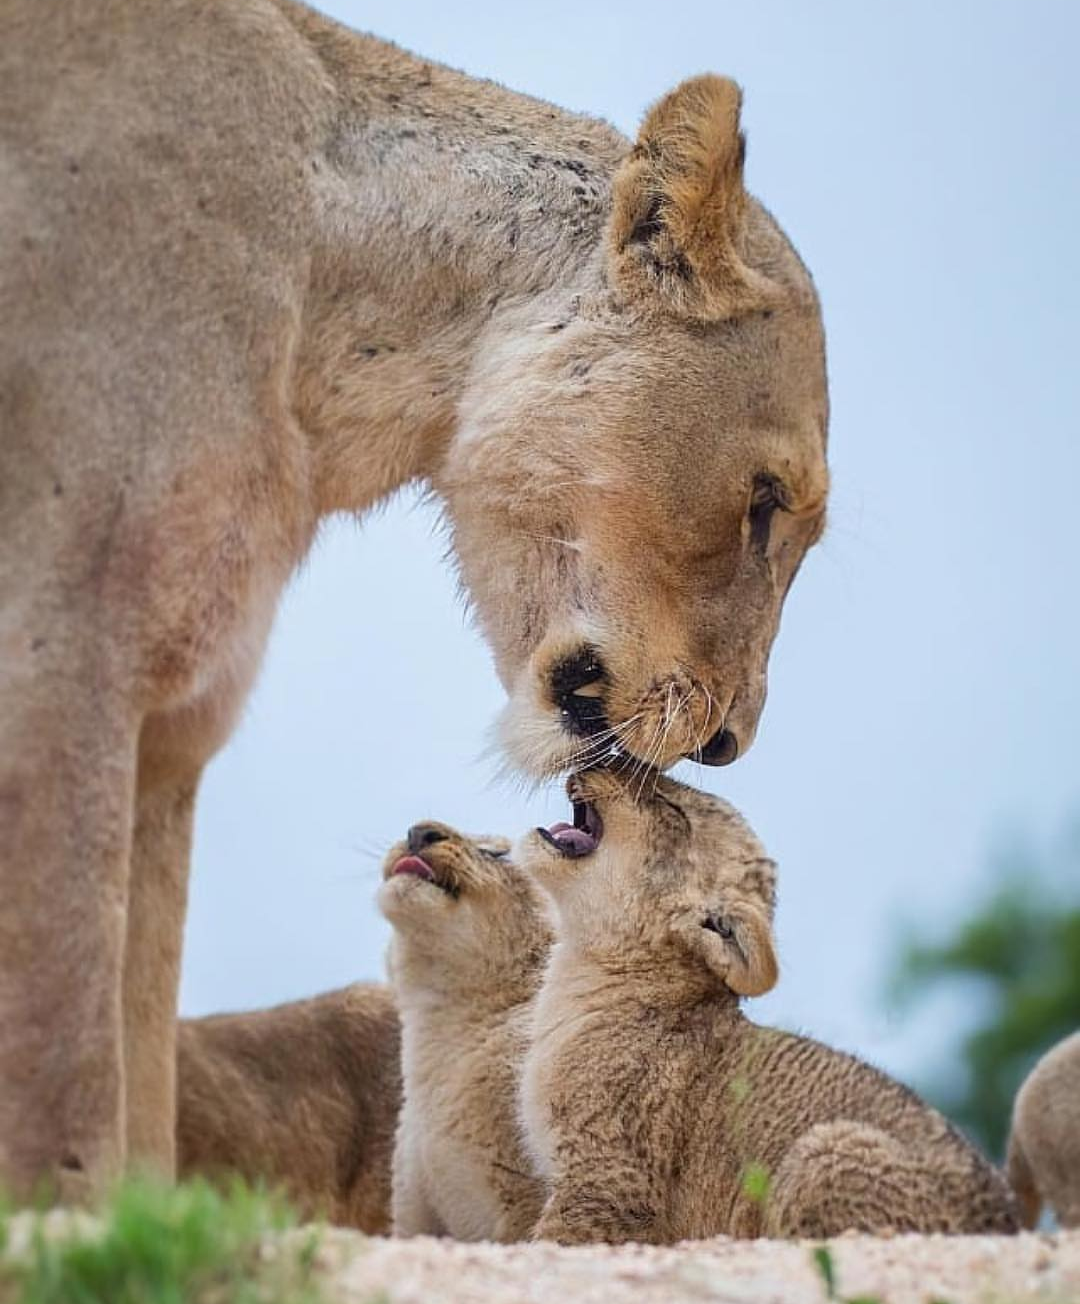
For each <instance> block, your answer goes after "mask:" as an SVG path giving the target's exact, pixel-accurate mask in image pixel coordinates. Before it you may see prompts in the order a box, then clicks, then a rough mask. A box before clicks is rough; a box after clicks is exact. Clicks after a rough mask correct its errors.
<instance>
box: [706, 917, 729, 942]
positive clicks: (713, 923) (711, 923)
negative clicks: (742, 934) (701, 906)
mask: <svg viewBox="0 0 1080 1304" xmlns="http://www.w3.org/2000/svg"><path fill="white" fill-rule="evenodd" d="M701 926H702V928H707V929H708V930H709V932H710V933H716V934H717V935H718V936H719V937H723V938H725V939H727V938H731V937H734V936H735V930H734V929H733V928H732V927H731V925H730V924H728V923H726V922H725V920H724V917H723V915H706V916H705V918H704V919H703V920H702V922H701Z"/></svg>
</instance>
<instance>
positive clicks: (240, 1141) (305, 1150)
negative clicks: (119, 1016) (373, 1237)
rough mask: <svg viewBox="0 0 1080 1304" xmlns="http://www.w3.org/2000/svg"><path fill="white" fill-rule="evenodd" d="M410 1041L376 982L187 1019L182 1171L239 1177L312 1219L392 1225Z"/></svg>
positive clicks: (182, 1058) (182, 1048)
mask: <svg viewBox="0 0 1080 1304" xmlns="http://www.w3.org/2000/svg"><path fill="white" fill-rule="evenodd" d="M400 1040H401V1039H400V1029H399V1025H398V1017H397V1010H396V1008H395V1006H394V1000H393V996H392V995H391V993H390V991H389V989H388V988H386V987H381V986H375V985H365V984H357V985H355V986H352V987H345V988H343V989H342V990H341V991H335V992H327V993H325V994H324V995H322V996H315V997H313V998H312V999H310V1000H305V1001H294V1002H292V1003H291V1004H288V1005H279V1006H277V1007H275V1008H274V1009H270V1010H255V1011H253V1012H251V1013H249V1014H216V1015H213V1016H211V1017H210V1018H205V1019H184V1020H181V1022H180V1026H179V1029H178V1036H177V1058H178V1066H177V1068H178V1072H177V1086H178V1118H177V1129H176V1149H177V1161H178V1168H179V1171H180V1175H181V1176H182V1177H188V1176H191V1175H194V1174H196V1173H202V1174H204V1175H207V1176H210V1177H224V1176H227V1175H229V1174H233V1173H237V1174H239V1175H241V1176H242V1177H245V1178H247V1179H248V1180H249V1181H264V1182H267V1183H269V1184H271V1185H274V1186H280V1187H281V1188H283V1189H284V1190H285V1192H286V1193H287V1194H288V1195H289V1197H290V1198H291V1199H292V1201H293V1202H294V1204H295V1205H296V1207H297V1208H298V1210H299V1211H300V1213H301V1214H302V1215H303V1216H304V1217H307V1218H316V1217H318V1218H326V1219H329V1221H330V1222H332V1223H337V1224H340V1225H341V1226H345V1227H356V1228H358V1229H359V1230H360V1231H363V1232H369V1233H371V1234H376V1233H386V1232H388V1231H389V1230H390V1165H391V1156H392V1154H393V1146H394V1130H395V1128H396V1126H397V1117H398V1109H399V1107H400V1103H401V1066H400V1060H401V1055H400Z"/></svg>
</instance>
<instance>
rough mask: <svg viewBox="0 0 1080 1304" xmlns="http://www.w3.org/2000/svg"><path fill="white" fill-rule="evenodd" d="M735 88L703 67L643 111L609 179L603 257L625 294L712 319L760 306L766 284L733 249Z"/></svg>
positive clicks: (741, 199)
mask: <svg viewBox="0 0 1080 1304" xmlns="http://www.w3.org/2000/svg"><path fill="white" fill-rule="evenodd" d="M741 104H742V94H741V92H740V91H739V88H738V86H736V85H735V83H734V82H733V81H728V79H727V78H726V77H717V76H715V75H713V74H711V73H709V74H706V75H705V76H702V77H693V78H691V79H690V80H689V81H684V82H682V83H681V84H680V85H679V86H677V87H676V88H675V89H674V90H673V91H671V92H670V94H668V95H665V96H664V98H663V99H662V100H660V101H659V103H657V104H655V105H654V106H653V107H652V108H651V109H650V110H649V112H648V113H647V114H646V115H645V121H644V122H643V123H642V124H641V131H640V132H639V133H638V138H637V144H636V145H635V146H634V148H633V150H632V151H631V153H630V155H629V157H628V158H626V159H625V160H624V161H623V162H622V164H620V166H619V169H618V171H617V172H616V173H615V178H614V181H613V183H612V215H611V226H610V229H609V234H608V239H609V249H608V257H609V260H610V267H611V272H612V276H613V279H614V281H615V284H616V286H617V287H618V289H619V290H621V292H622V293H623V295H624V296H625V297H626V298H627V299H628V300H630V301H631V302H639V303H644V302H648V301H649V300H652V301H653V302H660V303H662V304H663V305H664V306H665V307H666V308H667V309H668V310H669V311H674V312H676V313H679V314H681V315H684V316H689V317H696V318H698V319H701V320H707V321H720V320H723V319H724V318H728V317H734V316H737V315H738V314H740V313H743V312H747V311H749V310H751V309H752V308H760V307H762V306H764V305H765V304H766V303H768V302H769V301H770V299H771V298H773V297H774V294H775V287H773V286H772V285H771V282H770V281H769V280H768V279H767V278H766V277H764V276H762V275H761V274H760V273H759V272H755V271H754V270H753V269H752V268H749V267H747V265H746V264H745V263H744V262H743V260H742V258H741V257H740V256H739V252H738V251H739V245H740V243H741V237H742V232H743V223H744V216H745V211H746V191H745V190H744V189H743V155H744V153H745V150H746V142H745V139H744V137H743V134H742V132H741V131H740V130H739V109H740V107H741Z"/></svg>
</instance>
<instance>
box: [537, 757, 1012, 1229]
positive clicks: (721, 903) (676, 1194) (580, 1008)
mask: <svg viewBox="0 0 1080 1304" xmlns="http://www.w3.org/2000/svg"><path fill="white" fill-rule="evenodd" d="M640 782H641V780H640V779H638V780H636V781H633V782H631V781H630V780H629V778H628V777H623V776H620V775H618V774H615V773H612V772H608V771H600V770H592V771H588V772H586V773H585V774H583V775H580V776H578V777H577V778H576V779H572V780H571V782H570V786H569V790H570V794H571V798H572V800H573V801H574V809H575V821H574V824H575V827H573V828H570V827H568V826H566V825H559V826H556V827H555V828H554V829H553V830H551V831H550V832H548V831H545V830H542V829H541V830H537V832H536V833H535V834H532V835H530V836H529V838H528V839H526V841H525V843H524V844H523V848H522V853H523V854H522V863H523V864H524V865H525V866H526V868H528V869H529V870H530V871H531V872H532V873H533V874H534V875H535V876H536V878H537V879H538V881H539V882H540V883H541V885H542V886H543V887H544V889H545V890H546V891H547V892H548V893H549V894H550V896H551V898H552V900H553V902H554V904H555V908H556V916H557V927H556V932H557V937H558V940H557V943H556V945H555V946H554V947H553V949H552V952H551V957H550V960H549V963H548V967H547V970H546V973H545V975H544V979H543V983H542V986H541V989H540V992H539V994H538V996H537V998H536V1007H535V1025H534V1031H533V1041H532V1045H531V1047H530V1049H529V1051H528V1054H527V1056H526V1060H525V1065H524V1070H523V1076H522V1085H521V1113H522V1119H523V1122H524V1127H525V1131H526V1144H527V1146H528V1148H529V1150H530V1152H531V1153H532V1155H533V1157H534V1161H535V1163H536V1166H537V1168H538V1170H539V1171H540V1172H541V1173H542V1174H543V1175H544V1176H545V1177H546V1178H547V1179H548V1181H549V1183H550V1195H549V1197H548V1200H547V1203H546V1205H545V1208H544V1211H543V1214H542V1216H541V1218H540V1221H539V1224H538V1226H537V1227H536V1231H535V1235H536V1237H537V1238H538V1239H547V1240H555V1241H561V1242H564V1243H576V1242H586V1241H610V1242H620V1241H651V1242H659V1243H670V1242H674V1241H678V1240H682V1239H686V1238H694V1237H705V1236H713V1235H717V1234H727V1235H731V1236H743V1237H751V1236H758V1235H763V1234H764V1235H769V1236H789V1237H790V1236H795V1237H797V1236H806V1237H818V1236H831V1235H835V1234H837V1233H839V1232H842V1231H844V1230H846V1229H849V1228H854V1229H858V1230H861V1231H866V1232H881V1231H885V1230H887V1229H895V1230H898V1231H922V1232H935V1231H936V1232H1011V1231H1015V1230H1016V1228H1017V1215H1016V1211H1015V1206H1014V1201H1013V1197H1012V1195H1011V1193H1010V1191H1009V1188H1008V1186H1007V1184H1006V1182H1005V1180H1004V1178H1003V1177H1002V1175H1001V1174H1000V1173H998V1171H997V1170H996V1169H995V1168H993V1167H992V1166H991V1165H990V1164H989V1163H988V1162H986V1161H985V1160H984V1159H983V1158H982V1157H981V1156H980V1155H979V1154H978V1152H977V1151H976V1150H975V1149H973V1148H972V1147H971V1146H970V1145H969V1144H968V1143H967V1142H966V1141H964V1140H963V1139H962V1138H961V1136H960V1135H959V1134H958V1133H957V1132H955V1131H954V1130H953V1128H952V1127H951V1126H950V1125H949V1124H948V1123H947V1122H946V1121H945V1119H944V1118H942V1117H941V1116H940V1115H939V1114H937V1113H936V1112H935V1111H934V1110H932V1109H930V1108H929V1107H928V1106H927V1105H925V1104H923V1103H922V1102H921V1101H920V1100H919V1099H918V1098H917V1097H916V1096H915V1095H914V1094H913V1093H912V1092H910V1091H909V1090H907V1089H906V1088H904V1087H902V1086H901V1085H899V1084H898V1083H896V1082H894V1081H892V1080H891V1079H889V1078H887V1077H885V1076H884V1075H883V1074H882V1073H879V1072H878V1071H876V1070H875V1069H873V1068H871V1067H870V1066H869V1065H867V1064H864V1063H862V1062H861V1061H859V1060H857V1059H854V1058H852V1057H851V1056H849V1055H844V1054H841V1053H839V1052H838V1051H834V1050H831V1049H829V1048H828V1047H826V1046H822V1045H820V1044H819V1043H817V1042H814V1041H810V1040H809V1039H807V1038H805V1037H798V1036H793V1035H790V1034H788V1033H783V1032H779V1031H774V1030H772V1029H768V1028H762V1027H758V1026H757V1025H756V1024H754V1023H751V1022H750V1021H749V1020H748V1019H746V1018H745V1017H744V1016H743V1015H742V1014H741V1013H740V1010H739V998H740V997H741V996H756V995H759V994H760V993H762V992H765V991H767V990H768V989H769V988H771V987H772V986H773V984H774V983H775V981H776V976H777V964H776V956H775V953H774V947H773V936H772V914H773V903H774V889H775V871H774V866H773V865H772V863H771V862H770V861H769V860H767V859H766V857H765V855H764V853H763V851H762V849H761V847H760V845H759V844H758V842H757V840H756V838H755V837H754V835H753V834H752V833H751V831H750V830H749V828H748V827H747V826H746V824H745V823H744V822H743V821H742V820H741V819H740V817H739V816H738V815H737V814H736V812H735V811H734V810H732V809H731V807H729V806H727V805H726V804H724V803H723V802H720V801H717V800H716V799H714V798H712V797H709V796H706V795H704V794H702V793H699V792H695V791H694V790H692V789H690V788H686V787H684V786H683V785H681V784H678V783H675V782H673V781H671V780H669V779H664V778H659V777H657V778H655V779H653V778H650V779H649V781H648V783H647V785H646V786H645V788H644V791H643V792H642V793H641V794H640V795H639V792H638V786H639V784H640Z"/></svg>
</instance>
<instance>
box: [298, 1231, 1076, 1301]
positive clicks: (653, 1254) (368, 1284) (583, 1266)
mask: <svg viewBox="0 0 1080 1304" xmlns="http://www.w3.org/2000/svg"><path fill="white" fill-rule="evenodd" d="M813 1248H814V1247H813V1245H811V1244H809V1243H806V1242H795V1243H789V1242H781V1241H729V1240H713V1241H702V1242H697V1243H695V1244H685V1245H681V1246H676V1247H673V1248H671V1249H654V1248H652V1247H649V1246H626V1247H620V1248H617V1249H616V1248H610V1247H606V1246H597V1247H590V1248H587V1249H561V1248H559V1247H558V1246H554V1245H521V1246H498V1245H462V1244H457V1243H454V1242H450V1241H436V1240H429V1239H426V1238H419V1239H416V1240H411V1241H393V1240H380V1239H365V1238H364V1237H361V1236H357V1235H355V1234H352V1233H348V1232H339V1231H330V1232H327V1233H326V1234H325V1237H324V1240H323V1243H322V1249H321V1251H320V1255H319V1258H320V1263H321V1265H322V1266H323V1268H324V1270H325V1272H326V1281H327V1286H328V1291H327V1294H328V1295H329V1297H330V1299H331V1300H332V1301H333V1302H334V1304H374V1302H375V1301H378V1304H496V1302H497V1304H518V1301H520V1302H521V1304H570V1302H571V1301H573V1304H624V1301H625V1304H631V1302H632V1304H680V1302H681V1301H687V1304H691V1302H693V1304H698V1302H700V1301H708V1300H715V1301H721V1302H723V1304H728V1302H729V1301H730V1304H749V1302H750V1301H753V1302H754V1304H773V1302H775V1304H823V1301H825V1300H826V1299H827V1298H828V1296H827V1292H826V1289H825V1284H824V1281H823V1278H822V1275H821V1272H820V1271H819V1269H818V1268H817V1267H816V1266H815V1264H814V1261H813ZM831 1251H832V1258H833V1264H834V1268H835V1274H836V1288H837V1298H838V1299H840V1300H853V1299H858V1300H860V1301H864V1300H867V1299H874V1300H879V1301H881V1302H882V1304H931V1302H932V1301H939V1300H940V1301H948V1304H968V1302H969V1301H970V1304H1021V1302H1026V1301H1036V1300H1037V1301H1040V1304H1066V1301H1068V1302H1069V1304H1077V1302H1080V1231H1073V1232H1065V1233H1055V1234H1035V1233H1033V1234H1025V1235H1022V1236H1015V1237H994V1236H970V1237H945V1236H898V1237H895V1238H892V1239H888V1240H881V1239H876V1238H873V1237H867V1236H851V1237H848V1236H844V1237H841V1238H839V1239H838V1240H835V1241H833V1242H831Z"/></svg>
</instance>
